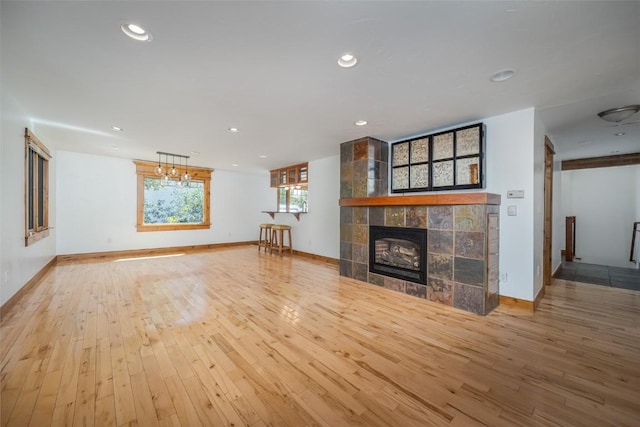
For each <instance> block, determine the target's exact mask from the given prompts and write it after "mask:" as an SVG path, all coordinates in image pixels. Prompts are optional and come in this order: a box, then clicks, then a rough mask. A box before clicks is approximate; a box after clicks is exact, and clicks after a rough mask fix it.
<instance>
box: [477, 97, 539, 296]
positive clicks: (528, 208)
mask: <svg viewBox="0 0 640 427" xmlns="http://www.w3.org/2000/svg"><path fill="white" fill-rule="evenodd" d="M483 122H484V123H485V124H486V126H487V138H486V146H487V149H486V154H487V172H486V173H487V187H486V189H485V190H484V191H486V192H489V193H496V194H500V195H501V196H502V204H501V205H500V274H501V276H502V280H501V281H500V295H505V296H510V297H514V298H519V299H524V300H528V301H533V299H534V295H535V294H534V289H535V288H534V279H535V276H534V272H535V270H534V264H535V263H536V262H538V261H536V256H535V246H536V243H535V242H534V232H535V229H534V228H535V220H534V214H535V201H536V200H537V199H538V198H539V196H538V195H536V191H535V186H534V167H536V164H537V158H536V155H539V154H538V153H537V149H535V147H534V145H535V141H534V135H535V133H534V109H533V108H528V109H525V110H520V111H515V112H512V113H508V114H503V115H500V116H494V117H490V118H488V119H485V120H483ZM508 190H524V198H523V199H507V191H508ZM508 206H515V207H516V210H517V215H516V216H508V215H507V208H508ZM505 278H506V280H505Z"/></svg>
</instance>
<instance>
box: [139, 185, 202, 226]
mask: <svg viewBox="0 0 640 427" xmlns="http://www.w3.org/2000/svg"><path fill="white" fill-rule="evenodd" d="M203 201H204V182H203V181H191V182H189V185H188V186H178V185H177V183H176V181H170V183H169V184H168V185H163V184H162V183H161V179H160V178H146V177H145V178H144V223H145V224H178V223H202V222H204V220H203V212H204V211H203Z"/></svg>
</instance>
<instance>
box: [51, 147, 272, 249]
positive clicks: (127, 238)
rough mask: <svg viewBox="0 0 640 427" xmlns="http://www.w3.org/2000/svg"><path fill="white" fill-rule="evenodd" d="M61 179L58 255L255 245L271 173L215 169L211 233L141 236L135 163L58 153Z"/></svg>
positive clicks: (197, 231) (191, 232)
mask: <svg viewBox="0 0 640 427" xmlns="http://www.w3.org/2000/svg"><path fill="white" fill-rule="evenodd" d="M200 166H206V165H200ZM57 174H58V182H57V186H58V224H57V225H58V242H57V253H58V254H59V255H62V254H76V253H90V252H106V251H116V250H127V249H147V248H162V247H173V246H188V245H202V244H210V243H224V242H241V241H250V240H257V237H258V224H259V223H260V222H263V221H264V217H263V215H264V214H261V213H260V206H261V205H263V204H264V203H265V201H266V200H267V199H268V198H269V194H268V192H267V191H266V190H267V189H268V188H269V176H268V173H267V172H265V173H263V174H245V173H237V172H230V171H223V170H216V171H214V172H213V175H212V179H211V229H209V230H185V231H159V232H137V230H136V197H137V196H136V168H135V165H134V164H133V162H132V161H131V160H127V159H120V158H113V157H104V156H96V155H89V154H80V153H73V152H68V151H58V173H57Z"/></svg>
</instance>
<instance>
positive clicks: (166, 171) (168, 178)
mask: <svg viewBox="0 0 640 427" xmlns="http://www.w3.org/2000/svg"><path fill="white" fill-rule="evenodd" d="M156 153H157V154H158V166H157V167H155V168H154V169H153V172H154V173H155V174H156V175H158V176H159V177H161V178H160V184H161V185H177V186H179V187H182V186H188V184H189V181H191V175H189V169H188V165H187V159H188V158H189V156H184V155H182V154H175V153H167V152H164V151H157V152H156ZM163 155H164V166H163V165H162V161H161V158H162V156H163ZM169 156H171V165H169ZM176 157H177V158H178V167H176ZM182 159H185V165H184V173H182V172H181V171H182V170H183V169H182Z"/></svg>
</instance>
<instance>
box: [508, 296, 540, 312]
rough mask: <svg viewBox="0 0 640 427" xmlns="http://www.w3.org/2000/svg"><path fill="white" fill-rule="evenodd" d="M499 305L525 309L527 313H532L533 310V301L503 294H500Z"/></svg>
mask: <svg viewBox="0 0 640 427" xmlns="http://www.w3.org/2000/svg"><path fill="white" fill-rule="evenodd" d="M500 305H504V306H507V307H513V308H517V309H520V310H525V311H528V312H529V313H533V312H534V311H535V302H534V301H527V300H524V299H520V298H513V297H507V296H504V295H500Z"/></svg>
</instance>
